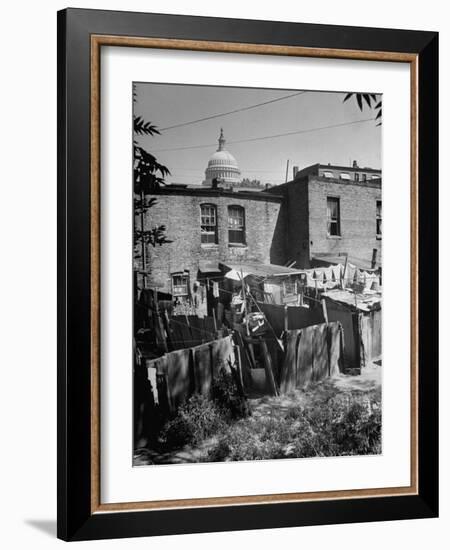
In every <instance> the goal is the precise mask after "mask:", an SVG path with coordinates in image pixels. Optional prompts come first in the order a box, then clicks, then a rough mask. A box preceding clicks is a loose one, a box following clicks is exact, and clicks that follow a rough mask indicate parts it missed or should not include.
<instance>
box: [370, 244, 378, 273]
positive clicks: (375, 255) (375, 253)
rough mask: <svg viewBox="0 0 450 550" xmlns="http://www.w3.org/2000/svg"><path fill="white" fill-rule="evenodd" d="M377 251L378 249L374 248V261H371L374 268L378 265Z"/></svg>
mask: <svg viewBox="0 0 450 550" xmlns="http://www.w3.org/2000/svg"><path fill="white" fill-rule="evenodd" d="M377 253H378V250H377V249H376V248H374V249H373V250H372V263H371V266H372V269H375V266H376V265H377Z"/></svg>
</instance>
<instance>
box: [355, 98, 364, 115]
mask: <svg viewBox="0 0 450 550" xmlns="http://www.w3.org/2000/svg"><path fill="white" fill-rule="evenodd" d="M356 101H357V102H358V107H359V109H360V111H362V110H363V106H362V98H361V94H356Z"/></svg>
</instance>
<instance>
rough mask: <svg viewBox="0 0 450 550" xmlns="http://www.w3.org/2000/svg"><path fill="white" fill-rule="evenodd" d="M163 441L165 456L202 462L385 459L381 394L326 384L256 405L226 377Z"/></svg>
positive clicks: (171, 425) (173, 423)
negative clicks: (181, 454) (182, 454)
mask: <svg viewBox="0 0 450 550" xmlns="http://www.w3.org/2000/svg"><path fill="white" fill-rule="evenodd" d="M250 408H253V414H250V410H249V409H250ZM205 442H207V443H208V444H207V445H205ZM159 443H160V451H161V452H171V451H176V450H177V449H180V448H185V449H186V448H189V447H190V448H192V449H194V448H197V453H196V455H195V461H199V462H222V461H240V460H267V459H274V458H302V457H326V456H348V455H367V454H379V453H381V393H380V390H379V389H377V390H374V389H371V390H368V391H361V390H352V389H350V390H348V389H347V390H345V391H343V390H342V389H339V388H336V386H334V385H333V384H331V383H329V382H326V381H325V382H321V383H318V384H315V385H313V386H310V387H309V388H308V390H307V391H300V392H295V393H294V394H292V395H289V396H283V397H280V398H275V397H266V398H263V399H262V400H260V401H259V402H258V403H257V404H255V403H253V404H252V406H250V407H249V404H248V403H247V402H246V400H245V399H243V398H242V396H240V395H239V393H238V392H237V390H236V386H235V384H234V381H233V379H232V377H231V376H230V375H229V374H227V373H225V372H223V373H222V374H221V376H220V378H219V380H218V381H217V382H216V383H215V385H214V387H213V391H212V398H211V399H208V398H206V397H203V396H200V395H194V396H192V397H191V399H189V401H188V402H187V403H185V404H184V405H183V406H182V407H180V409H179V411H178V413H177V415H176V416H175V417H174V418H172V419H170V420H169V421H168V422H167V423H166V425H165V426H164V428H163V430H162V432H161V434H160V437H159ZM199 447H202V448H204V450H202V452H201V453H199V452H198V449H199Z"/></svg>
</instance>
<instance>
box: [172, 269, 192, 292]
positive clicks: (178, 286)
mask: <svg viewBox="0 0 450 550" xmlns="http://www.w3.org/2000/svg"><path fill="white" fill-rule="evenodd" d="M188 288H189V275H185V274H178V275H172V295H173V296H187V295H188Z"/></svg>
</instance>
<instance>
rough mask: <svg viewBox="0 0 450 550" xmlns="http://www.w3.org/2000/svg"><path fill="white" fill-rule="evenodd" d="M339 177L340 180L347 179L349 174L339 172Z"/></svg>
mask: <svg viewBox="0 0 450 550" xmlns="http://www.w3.org/2000/svg"><path fill="white" fill-rule="evenodd" d="M339 179H341V180H349V179H350V174H349V173H348V172H341V173H340V174H339Z"/></svg>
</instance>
